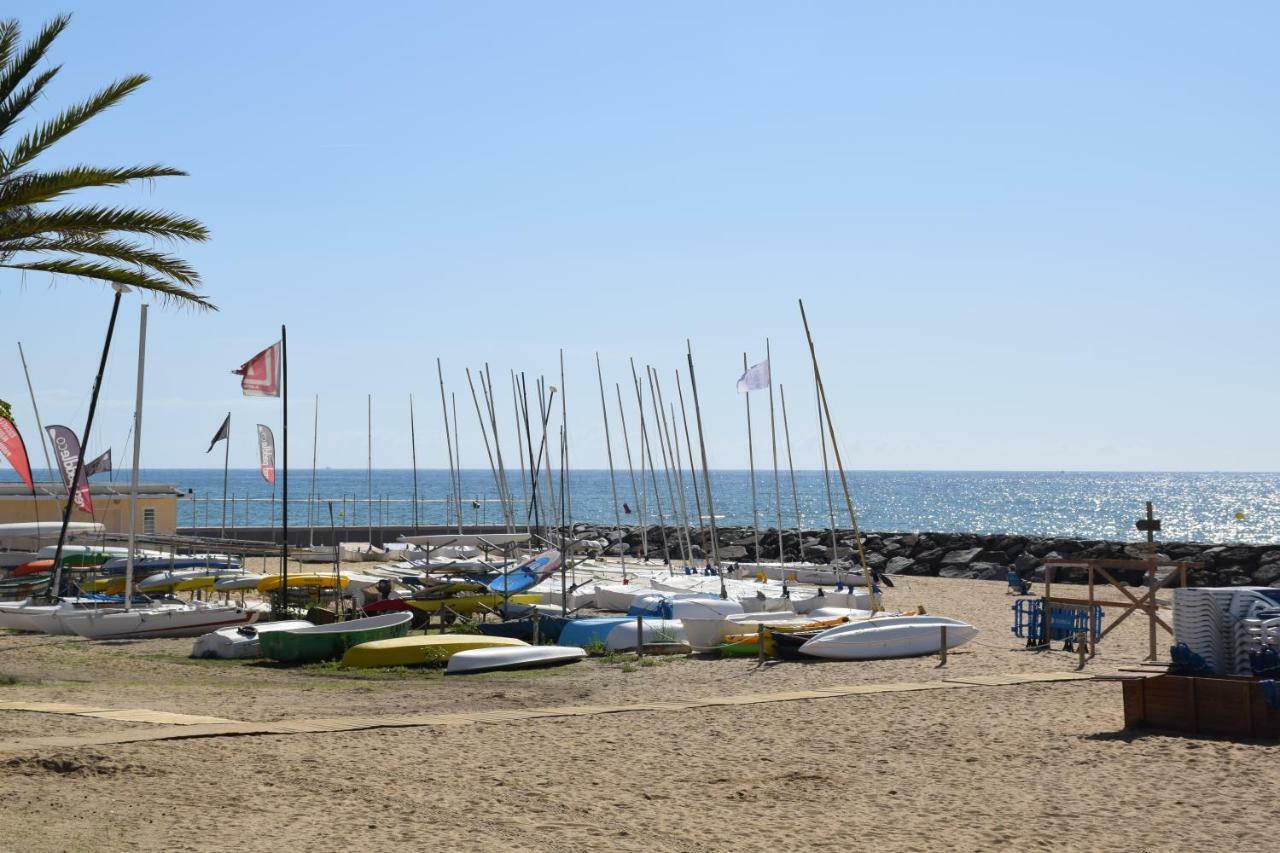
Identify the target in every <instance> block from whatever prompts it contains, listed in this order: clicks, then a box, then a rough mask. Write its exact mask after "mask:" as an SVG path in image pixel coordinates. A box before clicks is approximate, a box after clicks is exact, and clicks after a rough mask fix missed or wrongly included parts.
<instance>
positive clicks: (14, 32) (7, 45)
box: [0, 18, 22, 68]
mask: <svg viewBox="0 0 1280 853" xmlns="http://www.w3.org/2000/svg"><path fill="white" fill-rule="evenodd" d="M21 36H22V25H21V24H19V23H18V22H17V20H16V19H13V18H10V19H9V20H7V21H0V68H4V67H5V66H6V65H8V64H9V60H10V59H12V58H13V49H14V48H15V47H17V46H18V39H19V38H20V37H21Z"/></svg>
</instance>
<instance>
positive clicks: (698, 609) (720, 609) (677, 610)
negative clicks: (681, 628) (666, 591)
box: [671, 594, 743, 620]
mask: <svg viewBox="0 0 1280 853" xmlns="http://www.w3.org/2000/svg"><path fill="white" fill-rule="evenodd" d="M742 612H743V610H742V605H741V604H740V603H738V602H737V601H734V600H733V599H732V598H727V599H726V598H706V597H702V596H698V597H694V596H692V595H681V594H677V595H675V596H673V597H672V599H671V618H672V619H681V620H684V619H724V617H726V616H734V615H736V614H738V613H742Z"/></svg>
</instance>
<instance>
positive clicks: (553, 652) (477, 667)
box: [445, 646, 587, 675]
mask: <svg viewBox="0 0 1280 853" xmlns="http://www.w3.org/2000/svg"><path fill="white" fill-rule="evenodd" d="M586 656H587V650H586V649H580V648H578V647H576V646H495V647H493V648H488V649H468V650H467V651H462V652H454V653H453V655H452V656H450V658H449V663H448V665H447V666H446V667H445V675H462V674H464V673H468V672H492V671H493V670H497V669H530V668H532V667H539V666H559V665H561V664H566V663H575V662H576V661H580V660H583V659H584V658H586Z"/></svg>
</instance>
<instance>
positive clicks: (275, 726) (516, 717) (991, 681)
mask: <svg viewBox="0 0 1280 853" xmlns="http://www.w3.org/2000/svg"><path fill="white" fill-rule="evenodd" d="M1092 679H1093V676H1092V675H1088V674H1085V673H1080V672H1032V673H1017V674H1012V675H972V676H958V677H955V678H944V679H942V680H940V681H921V682H898V683H894V684H853V685H844V686H837V687H825V688H821V689H818V690H792V691H787V692H782V693H744V694H741V695H738V696H711V697H706V698H702V699H689V700H682V701H675V702H640V703H634V704H630V705H567V706H560V707H553V708H512V709H508V710H494V711H472V712H468V713H459V714H414V715H411V716H382V717H331V718H316V719H300V720H281V721H277V722H263V723H250V722H242V721H237V720H224V719H221V718H219V717H201V716H193V715H189V714H170V713H166V712H164V711H149V710H145V709H127V710H112V709H109V708H98V707H92V706H82V705H65V704H61V703H56V702H0V711H33V712H38V713H45V714H71V715H76V716H85V717H98V718H104V719H111V720H120V721H125V722H138V723H153V724H156V727H155V728H133V729H126V730H122V731H116V732H98V733H95V734H72V735H52V736H48V737H33V738H22V739H18V740H10V741H0V753H13V752H27V751H31V750H47V749H71V748H76V747H83V746H110V745H113V744H121V743H141V742H144V741H159V740H181V739H185V738H206V737H243V736H249V735H291V734H313V733H319V732H354V731H364V730H368V729H395V728H417V727H423V726H462V725H475V724H477V723H513V722H518V721H521V720H535V719H544V718H552V717H559V718H563V717H592V716H598V715H600V714H622V713H629V712H633V711H684V710H690V709H695V708H716V707H724V706H731V705H760V704H764V703H767V702H796V701H803V700H809V699H833V698H837V697H841V696H860V695H866V694H875V693H906V692H911V691H919V690H956V689H963V688H970V687H1005V686H1011V685H1018V684H1041V683H1045V682H1062V681H1089V680H1092Z"/></svg>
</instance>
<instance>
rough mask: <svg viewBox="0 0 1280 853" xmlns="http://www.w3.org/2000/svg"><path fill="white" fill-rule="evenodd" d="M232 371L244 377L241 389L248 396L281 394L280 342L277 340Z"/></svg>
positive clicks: (275, 395)
mask: <svg viewBox="0 0 1280 853" xmlns="http://www.w3.org/2000/svg"><path fill="white" fill-rule="evenodd" d="M231 372H232V373H234V374H236V375H237V376H240V377H243V378H242V379H241V380H240V389H241V390H242V391H244V395H245V396H246V397H279V396H280V344H279V342H276V343H274V344H272V345H271V346H269V347H267V348H266V349H264V350H263V351H262V352H260V353H258V354H257V355H255V356H254V357H253V358H251V359H249V360H248V361H246V362H245V363H244V364H242V365H240V369H239V370H233V371H231Z"/></svg>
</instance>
